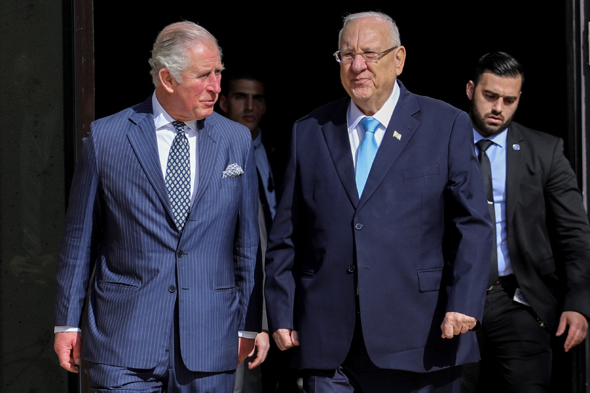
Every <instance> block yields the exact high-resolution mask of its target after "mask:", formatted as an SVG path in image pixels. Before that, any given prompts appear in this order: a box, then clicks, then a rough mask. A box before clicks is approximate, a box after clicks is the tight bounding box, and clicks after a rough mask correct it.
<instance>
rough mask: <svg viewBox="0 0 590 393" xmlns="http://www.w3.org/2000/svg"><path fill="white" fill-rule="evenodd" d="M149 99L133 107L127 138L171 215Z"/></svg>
mask: <svg viewBox="0 0 590 393" xmlns="http://www.w3.org/2000/svg"><path fill="white" fill-rule="evenodd" d="M151 100H152V99H151V97H150V98H148V99H147V100H146V101H144V102H143V103H142V104H139V105H138V106H136V107H135V108H134V110H135V113H134V114H133V115H131V116H130V118H129V120H131V121H132V122H133V123H134V125H132V126H131V127H130V129H129V131H128V132H127V139H128V140H129V143H130V144H131V147H132V149H133V151H134V152H135V155H136V157H137V160H138V161H139V164H140V165H141V167H142V168H143V171H144V173H145V175H146V176H147V178H148V181H149V182H150V184H151V185H152V187H153V188H154V190H155V192H156V194H157V195H158V197H159V198H160V201H161V202H162V205H163V206H164V207H165V209H166V211H167V212H168V214H169V215H170V217H173V215H172V209H171V207H170V201H169V200H168V191H167V190H166V184H165V183H164V178H163V176H162V166H161V164H160V158H159V154H158V141H157V137H156V126H155V125H154V115H153V109H152V102H151Z"/></svg>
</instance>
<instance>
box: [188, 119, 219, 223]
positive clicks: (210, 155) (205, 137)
mask: <svg viewBox="0 0 590 393" xmlns="http://www.w3.org/2000/svg"><path fill="white" fill-rule="evenodd" d="M215 124H216V122H215V119H214V118H213V117H208V118H207V119H205V120H200V121H198V122H197V128H198V130H199V175H198V179H199V184H198V186H197V190H196V195H195V197H194V198H193V202H192V206H191V214H192V213H193V212H194V211H195V210H196V209H195V207H196V205H197V203H198V201H199V199H201V197H202V196H203V194H204V192H205V190H206V189H207V187H208V186H209V184H210V182H211V177H212V176H213V172H214V167H215V163H216V161H217V160H216V157H217V154H218V150H217V148H216V147H217V140H216V132H215ZM218 175H219V176H221V173H219V174H218ZM189 217H190V215H189Z"/></svg>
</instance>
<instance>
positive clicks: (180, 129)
mask: <svg viewBox="0 0 590 393" xmlns="http://www.w3.org/2000/svg"><path fill="white" fill-rule="evenodd" d="M172 125H173V126H174V129H175V130H176V133H179V132H184V126H185V124H184V123H183V122H181V121H178V120H175V121H173V122H172Z"/></svg>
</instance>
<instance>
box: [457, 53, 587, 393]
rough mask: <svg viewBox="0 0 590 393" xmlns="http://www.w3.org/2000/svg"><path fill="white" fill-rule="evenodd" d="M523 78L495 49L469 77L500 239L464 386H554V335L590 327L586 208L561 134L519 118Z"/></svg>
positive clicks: (576, 339) (467, 389)
mask: <svg viewBox="0 0 590 393" xmlns="http://www.w3.org/2000/svg"><path fill="white" fill-rule="evenodd" d="M523 81H524V74H523V68H522V65H521V64H520V63H519V62H518V61H517V60H516V59H515V58H513V57H512V56H510V55H508V54H507V53H503V52H493V53H488V54H486V55H484V56H482V57H481V58H480V59H479V62H478V64H477V67H476V72H475V76H474V78H473V80H470V81H469V83H468V84H467V97H468V98H469V100H470V101H471V120H472V122H473V135H474V141H475V150H476V153H477V154H478V157H479V160H480V164H481V165H482V171H481V172H482V176H483V178H484V184H486V183H487V186H486V192H487V195H488V198H487V199H488V204H489V207H490V212H491V215H492V218H493V221H494V224H495V235H496V236H495V239H496V241H495V252H493V253H492V261H491V265H490V280H489V282H488V288H487V291H486V303H485V310H484V317H483V320H482V325H481V328H480V329H479V330H478V331H477V336H478V341H479V347H480V352H481V356H482V361H481V363H480V364H474V365H469V366H465V367H464V380H463V392H464V393H471V392H515V393H529V392H549V383H550V379H551V346H550V341H551V335H552V334H553V333H555V334H556V335H557V336H562V335H564V334H565V332H566V331H567V338H566V340H565V344H564V349H565V351H569V350H570V349H572V348H573V347H574V346H576V345H578V344H579V343H581V342H582V341H583V340H584V338H585V337H586V331H587V329H588V322H587V317H588V316H589V315H590V300H589V299H590V230H589V228H588V221H587V216H586V212H585V210H584V206H583V204H582V198H581V194H580V191H579V189H578V185H577V180H576V177H575V174H574V172H573V171H572V169H571V167H570V164H569V162H568V161H567V159H566V158H565V156H564V155H563V141H562V140H561V139H559V138H556V137H553V136H550V135H548V134H545V133H542V132H538V131H534V130H531V129H530V128H527V127H524V126H522V125H520V124H518V123H516V122H514V121H513V118H514V115H515V113H516V109H517V108H518V104H519V102H520V97H521V89H522V84H523ZM553 233H554V234H555V236H556V238H555V240H556V242H555V244H556V245H557V249H556V250H553V249H552V247H551V245H552V241H551V240H552V239H551V236H550V235H551V234H553ZM554 252H556V253H558V254H559V257H557V256H556V255H555V254H554Z"/></svg>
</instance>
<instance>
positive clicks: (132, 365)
mask: <svg viewBox="0 0 590 393" xmlns="http://www.w3.org/2000/svg"><path fill="white" fill-rule="evenodd" d="M150 64H151V66H152V71H151V73H152V77H153V81H154V84H155V86H156V87H155V93H154V94H153V96H152V97H150V98H148V99H147V100H146V101H145V102H143V103H141V104H139V105H136V106H134V107H132V108H128V109H126V110H124V111H122V112H119V113H117V114H115V115H112V116H109V117H107V118H104V119H100V120H97V121H95V122H94V123H93V124H92V127H91V131H90V133H89V134H88V136H87V137H86V138H84V141H83V149H82V154H81V157H80V160H79V162H78V166H77V168H76V172H75V175H74V180H73V184H72V191H71V196H70V206H69V208H68V213H67V218H66V225H65V229H64V236H63V243H62V247H61V250H60V255H59V265H58V269H57V294H56V328H55V330H56V334H55V350H56V352H57V354H58V357H59V360H60V363H61V366H62V367H63V368H65V369H66V370H68V371H71V372H77V371H78V369H77V365H79V364H80V359H82V358H83V359H85V360H87V361H88V365H89V374H90V380H91V386H92V389H93V390H94V391H97V392H105V391H125V392H129V391H133V392H154V391H168V392H231V391H232V388H233V385H234V370H235V368H236V367H237V365H238V364H239V362H241V361H242V360H243V359H244V358H245V357H246V356H247V354H248V353H250V352H251V350H252V349H253V346H254V338H255V337H256V333H257V332H258V331H259V329H260V326H259V324H260V319H261V314H260V311H261V310H260V305H259V304H260V302H259V298H258V297H257V296H258V295H259V294H257V291H255V290H254V276H255V271H257V269H256V266H255V265H256V252H257V245H258V222H257V215H258V210H257V209H258V207H257V200H258V195H257V192H258V190H257V180H256V166H255V164H254V160H253V154H252V148H251V138H250V133H249V131H248V129H247V128H246V127H244V126H241V125H239V124H238V123H234V122H232V121H230V120H228V119H226V118H224V117H222V116H220V115H217V114H216V113H213V106H214V104H215V102H216V100H217V97H218V94H219V91H220V79H221V71H222V69H223V65H222V63H221V51H220V49H219V47H218V45H217V41H216V39H215V38H214V37H213V36H212V35H211V34H210V33H209V32H208V31H207V30H205V29H204V28H202V27H200V26H198V25H196V24H194V23H191V22H180V23H175V24H172V25H169V26H167V27H166V28H165V29H164V30H162V32H161V33H160V34H159V35H158V38H157V39H156V42H155V43H154V47H153V50H152V59H151V60H150ZM93 270H94V275H92V273H93ZM88 285H89V288H90V290H89V292H87V288H88ZM87 293H88V296H87ZM85 301H87V304H88V306H87V307H88V309H87V312H86V317H85V318H84V320H83V318H82V314H83V311H82V309H83V306H84V304H85ZM82 332H83V334H84V338H83V340H82ZM82 341H83V342H82Z"/></svg>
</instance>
